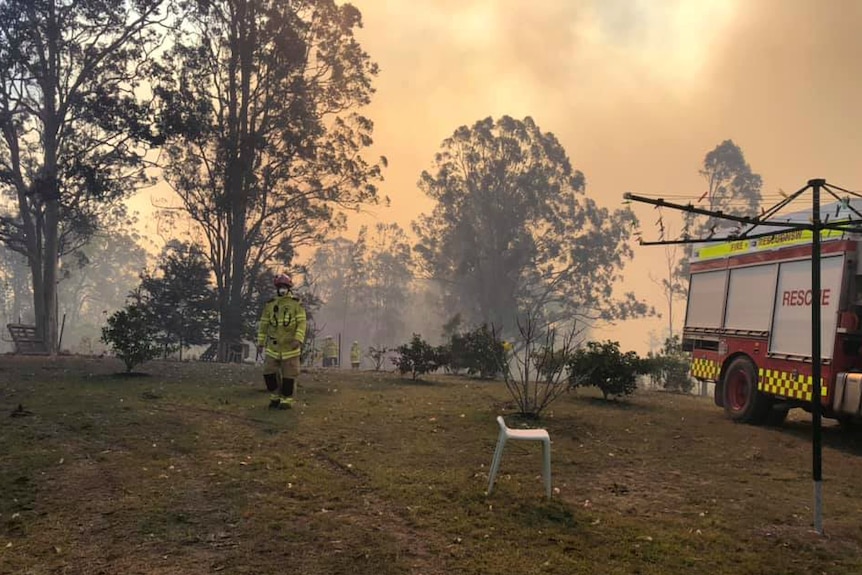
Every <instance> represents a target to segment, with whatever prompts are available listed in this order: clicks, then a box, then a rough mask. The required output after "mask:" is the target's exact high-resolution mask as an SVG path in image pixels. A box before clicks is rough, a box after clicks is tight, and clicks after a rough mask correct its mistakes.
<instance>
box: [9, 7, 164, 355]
mask: <svg viewBox="0 0 862 575" xmlns="http://www.w3.org/2000/svg"><path fill="white" fill-rule="evenodd" d="M164 5H165V2H164V1H163V0H133V1H130V0H2V1H0V193H2V195H3V198H4V201H3V203H2V205H0V241H2V242H3V243H4V244H5V245H6V246H7V247H8V248H9V249H11V250H14V251H16V252H18V253H20V254H22V255H24V256H25V257H26V259H27V264H28V267H29V271H30V275H31V280H32V285H33V289H32V292H33V304H34V305H33V308H34V315H35V322H36V328H37V330H38V332H39V334H40V335H41V336H42V338H43V340H44V341H45V344H46V347H47V348H48V351H49V352H51V353H56V352H57V346H58V337H57V336H58V333H57V332H58V330H57V327H58V326H57V323H58V322H57V282H58V265H59V260H60V257H61V256H62V255H63V254H65V253H71V252H73V251H74V250H75V249H77V248H78V247H80V246H81V245H83V244H84V243H86V241H87V239H88V238H89V237H90V236H91V235H92V233H93V232H94V231H95V230H96V229H97V228H98V226H99V220H100V215H103V214H104V210H105V209H106V206H108V209H109V207H110V206H111V205H115V204H116V203H117V202H119V201H120V200H121V199H122V198H124V197H125V196H127V195H128V194H129V193H131V192H133V191H134V190H135V188H136V186H138V185H140V184H142V183H143V182H144V181H146V178H145V174H144V166H145V164H144V162H143V160H144V157H145V155H146V152H147V145H152V144H155V143H157V139H158V138H157V137H156V136H155V135H154V134H152V133H151V125H152V123H151V122H150V116H149V113H150V110H149V108H148V106H147V103H146V102H144V101H142V100H141V99H140V98H139V96H138V91H139V85H140V84H139V83H140V82H141V81H142V79H143V78H144V77H145V76H146V73H147V71H148V69H147V64H148V62H149V61H150V60H149V55H150V53H151V52H152V50H154V49H155V48H156V47H157V46H158V44H159V41H160V40H159V26H158V24H160V23H163V22H164V21H165V18H166V17H167V14H166V10H164V9H163V8H164Z"/></svg>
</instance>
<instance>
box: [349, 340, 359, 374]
mask: <svg viewBox="0 0 862 575" xmlns="http://www.w3.org/2000/svg"><path fill="white" fill-rule="evenodd" d="M361 359H362V350H360V349H359V342H358V341H354V342H353V345H351V346H350V367H351V368H353V369H359V362H360V360H361Z"/></svg>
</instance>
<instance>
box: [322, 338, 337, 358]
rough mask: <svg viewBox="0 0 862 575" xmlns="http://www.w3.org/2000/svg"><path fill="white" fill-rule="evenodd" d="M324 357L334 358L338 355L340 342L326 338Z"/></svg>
mask: <svg viewBox="0 0 862 575" xmlns="http://www.w3.org/2000/svg"><path fill="white" fill-rule="evenodd" d="M323 357H326V358H332V357H338V344H337V343H335V340H334V339H331V338H329V339H326V340H324V342H323Z"/></svg>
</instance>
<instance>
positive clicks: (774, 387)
mask: <svg viewBox="0 0 862 575" xmlns="http://www.w3.org/2000/svg"><path fill="white" fill-rule="evenodd" d="M758 375H759V376H760V377H759V378H758V382H757V389H759V390H760V391H763V392H765V393H771V394H773V395H782V396H784V397H789V398H791V399H801V400H804V401H811V394H812V390H811V388H812V384H813V378H812V377H811V376H810V375H802V374H797V375H795V376H794V375H793V374H792V373H791V372H789V371H779V370H777V369H763V368H760V369H759V370H758ZM827 393H828V390H827V389H826V385H824V383H823V378H820V396H821V397H826V395H827Z"/></svg>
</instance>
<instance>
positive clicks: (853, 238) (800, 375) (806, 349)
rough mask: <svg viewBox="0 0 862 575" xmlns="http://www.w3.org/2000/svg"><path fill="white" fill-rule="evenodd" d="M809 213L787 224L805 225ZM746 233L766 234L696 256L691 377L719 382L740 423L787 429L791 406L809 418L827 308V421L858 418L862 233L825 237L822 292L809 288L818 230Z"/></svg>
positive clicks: (850, 208) (854, 215)
mask: <svg viewBox="0 0 862 575" xmlns="http://www.w3.org/2000/svg"><path fill="white" fill-rule="evenodd" d="M860 212H862V201H858V200H854V201H852V202H837V203H834V204H830V205H827V206H823V207H822V213H823V214H824V215H826V214H828V215H829V216H831V217H830V219H829V220H828V221H831V222H836V221H842V220H843V221H848V220H851V221H852V220H856V221H858V220H859V219H860V218H859V216H858V214H859V213H860ZM810 215H811V214H810V212H802V213H795V214H791V215H789V216H786V217H784V218H782V220H784V221H790V222H793V221H795V222H807V221H808V220H809V218H810ZM773 223H774V221H773ZM773 231H774V233H772V232H773ZM764 233H766V234H768V235H762V234H764ZM747 235H750V236H759V237H756V238H754V239H738V240H733V241H727V242H723V243H713V244H709V243H703V244H697V245H696V247H695V249H694V250H693V254H692V258H691V260H690V271H691V278H690V282H689V291H688V304H687V306H686V314H685V327H684V330H683V348H684V349H685V350H687V351H689V352H690V353H691V376H692V377H694V378H696V379H698V380H699V381H701V382H704V381H709V382H713V383H714V384H715V387H714V389H715V394H714V399H715V403H716V405H718V406H719V407H723V408H724V410H725V412H726V413H727V415H728V416H729V417H730V418H732V419H734V420H736V421H740V422H745V423H752V424H767V425H779V424H781V423H782V422H783V421H784V419H785V418H786V417H787V412H788V411H789V410H790V409H792V408H797V407H799V408H803V409H806V410H809V411H810V409H811V406H812V401H814V400H816V399H815V398H812V388H813V386H812V358H811V355H812V354H811V338H812V335H811V334H812V330H811V306H812V305H813V304H814V303H819V304H820V306H821V326H820V327H821V364H822V368H821V397H820V398H819V401H820V402H821V406H822V414H823V416H824V417H830V418H834V419H837V420H839V421H841V422H843V423H849V422H852V421H854V420H855V419H858V418H859V416H860V413H862V329H860V316H862V262H860V251H862V249H860V244H862V235H859V234H854V233H850V232H846V231H840V230H829V229H826V230H822V231H821V249H820V254H821V255H820V257H821V263H820V269H821V280H820V281H821V289H820V293H818V294H815V293H813V292H812V289H811V254H812V251H811V250H812V238H813V235H812V232H811V231H808V230H802V229H788V228H781V227H778V226H772V227H767V226H759V229H757V230H755V233H751V234H747Z"/></svg>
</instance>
